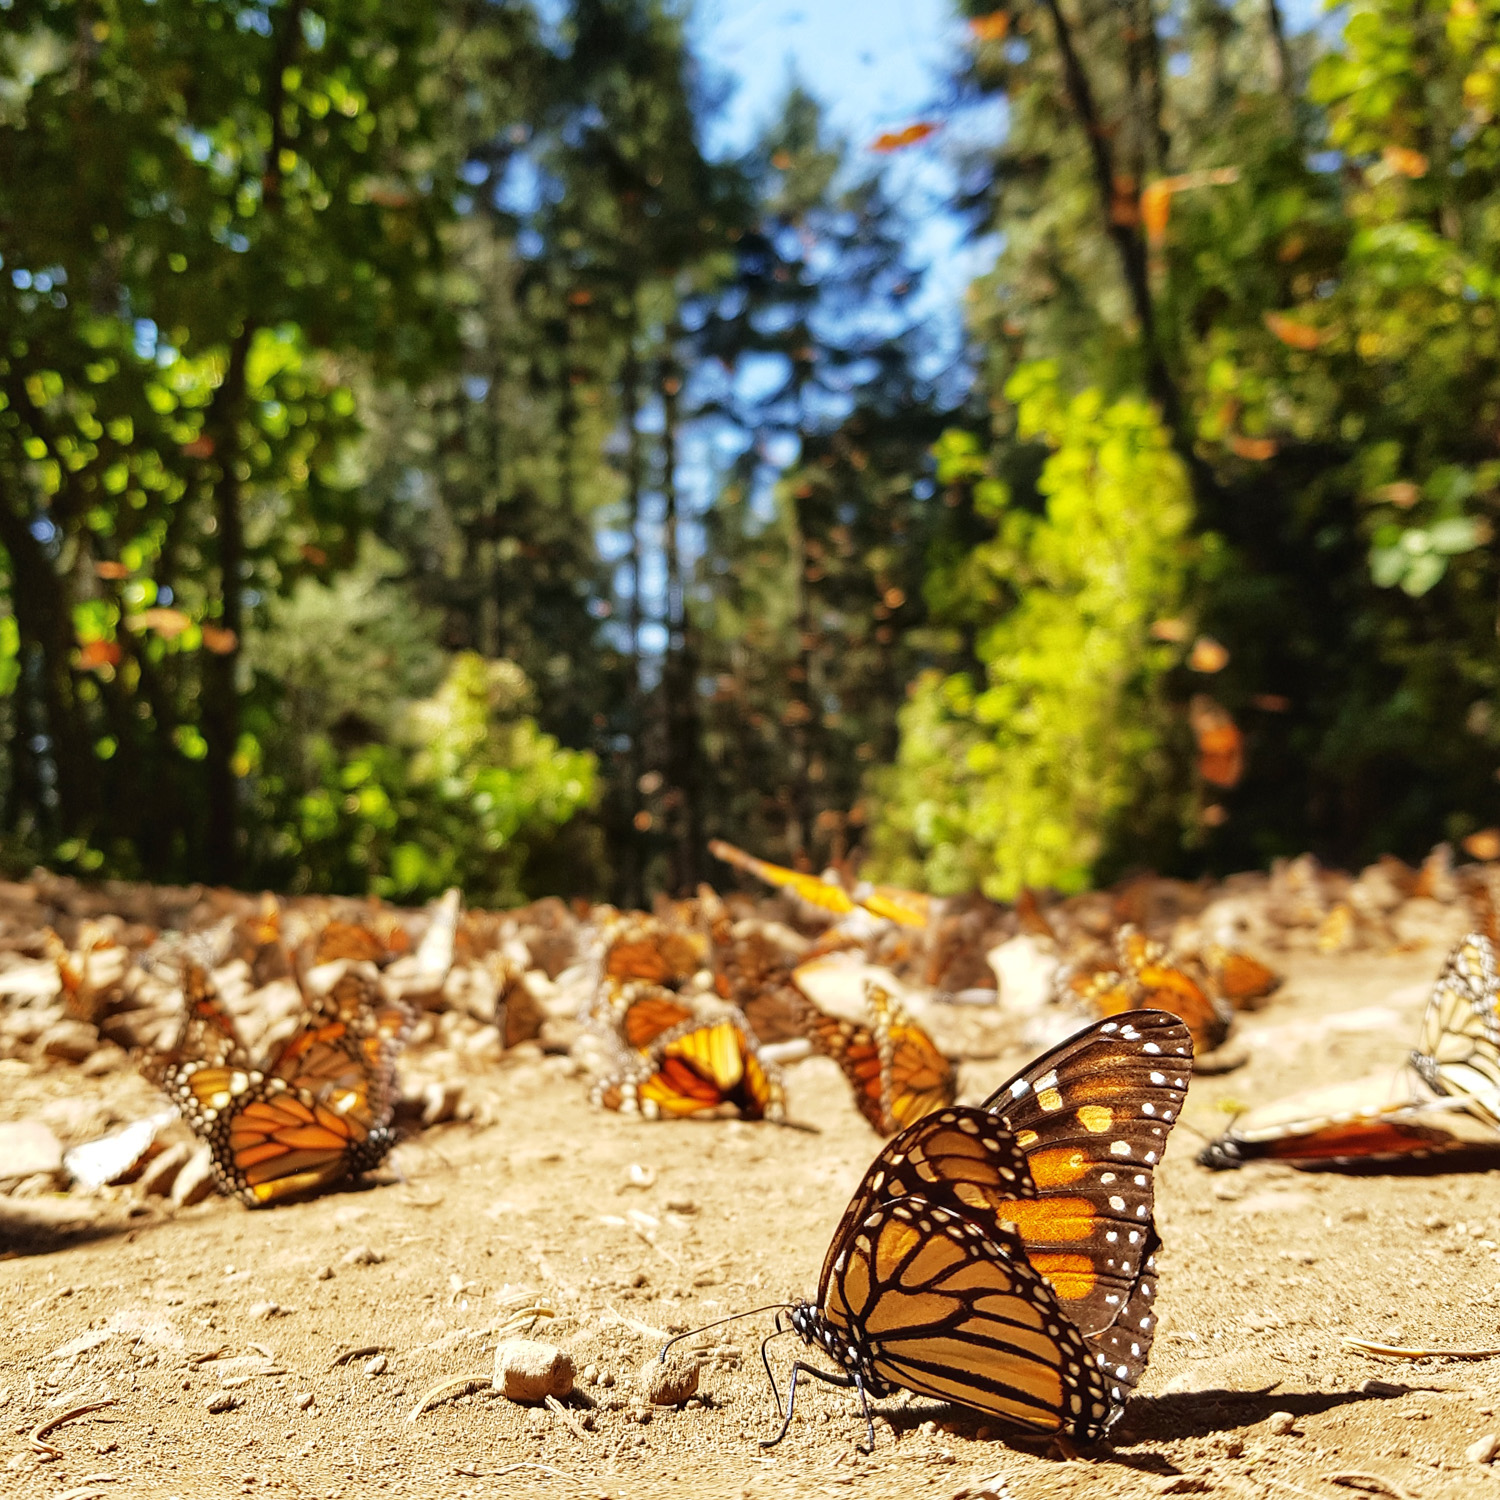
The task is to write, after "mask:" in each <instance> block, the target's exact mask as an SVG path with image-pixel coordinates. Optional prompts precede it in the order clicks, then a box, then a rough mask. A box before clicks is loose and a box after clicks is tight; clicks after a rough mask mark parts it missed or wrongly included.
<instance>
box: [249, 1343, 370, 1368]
mask: <svg viewBox="0 0 1500 1500" xmlns="http://www.w3.org/2000/svg"><path fill="white" fill-rule="evenodd" d="M252 1347H253V1346H252ZM389 1348H391V1345H390V1344H361V1345H360V1346H359V1348H358V1349H350V1350H349V1351H348V1352H347V1353H344V1354H341V1355H339V1357H338V1358H337V1359H335V1360H334V1362H333V1363H332V1364H331V1365H329V1367H328V1368H329V1369H330V1370H336V1369H338V1367H339V1366H340V1365H347V1364H348V1363H349V1361H350V1360H351V1359H363V1358H364V1357H365V1355H367V1354H379V1353H380V1351H381V1350H382V1349H389Z"/></svg>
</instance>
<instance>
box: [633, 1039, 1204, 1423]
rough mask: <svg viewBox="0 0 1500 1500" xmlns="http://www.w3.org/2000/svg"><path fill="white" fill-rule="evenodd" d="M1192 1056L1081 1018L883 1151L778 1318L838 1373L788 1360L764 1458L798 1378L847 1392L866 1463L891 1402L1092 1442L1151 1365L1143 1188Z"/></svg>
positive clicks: (1147, 1216) (1148, 1217)
mask: <svg viewBox="0 0 1500 1500" xmlns="http://www.w3.org/2000/svg"><path fill="white" fill-rule="evenodd" d="M1191 1060H1192V1037H1191V1035H1190V1033H1189V1032H1188V1030H1187V1028H1186V1027H1185V1026H1184V1025H1183V1024H1182V1023H1181V1022H1180V1021H1179V1020H1178V1019H1177V1018H1176V1017H1174V1016H1170V1015H1167V1014H1165V1013H1163V1012H1161V1011H1141V1012H1140V1013H1139V1014H1135V1015H1131V1016H1128V1017H1121V1018H1119V1019H1117V1020H1106V1021H1099V1022H1096V1023H1095V1024H1094V1025H1093V1026H1090V1027H1087V1028H1085V1029H1084V1030H1083V1031H1081V1032H1079V1033H1077V1034H1076V1035H1075V1036H1073V1037H1071V1038H1069V1039H1068V1040H1067V1041H1065V1042H1063V1043H1062V1044H1061V1045H1060V1046H1058V1047H1055V1048H1053V1049H1052V1051H1050V1052H1048V1053H1046V1054H1045V1055H1044V1056H1042V1057H1040V1058H1038V1059H1037V1060H1036V1061H1035V1062H1033V1063H1032V1064H1031V1065H1030V1066H1029V1067H1027V1068H1025V1069H1023V1070H1022V1072H1020V1073H1019V1074H1017V1075H1016V1077H1015V1078H1013V1079H1012V1080H1011V1081H1010V1082H1009V1083H1007V1084H1005V1085H1003V1086H1002V1087H1001V1088H1000V1089H998V1090H997V1091H996V1092H995V1093H994V1094H992V1095H991V1096H990V1098H989V1099H988V1100H986V1101H985V1103H984V1105H983V1106H981V1107H980V1108H978V1109H970V1108H964V1107H958V1106H950V1107H948V1108H945V1109H941V1110H939V1111H937V1112H936V1113H935V1114H932V1115H929V1116H927V1117H926V1118H925V1119H922V1120H919V1121H917V1123H916V1124H914V1125H910V1126H908V1127H907V1128H906V1129H905V1130H903V1131H902V1132H901V1133H900V1134H899V1135H897V1136H896V1137H895V1138H894V1139H892V1140H890V1141H888V1142H887V1143H886V1145H885V1146H884V1147H883V1149H882V1150H881V1152H880V1154H879V1155H878V1156H877V1157H876V1158H875V1160H874V1162H873V1163H872V1164H871V1166H870V1168H869V1170H868V1171H867V1172H866V1173H865V1176H864V1179H863V1181H862V1182H861V1183H860V1185H859V1188H858V1189H857V1190H856V1192H855V1194H854V1197H853V1198H852V1199H851V1200H850V1203H849V1206H848V1207H847V1208H846V1209H845V1210H844V1214H843V1216H842V1218H841V1219H840V1220H839V1224H838V1227H837V1229H836V1230H835V1231H834V1235H833V1240H832V1242H831V1244H830V1245H829V1247H828V1253H827V1255H826V1256H825V1257H824V1261H823V1270H822V1274H821V1276H820V1278H819V1283H818V1294H817V1299H816V1300H815V1301H813V1302H798V1303H795V1304H793V1305H791V1307H790V1320H789V1328H785V1329H784V1328H782V1327H781V1315H780V1313H779V1312H778V1316H777V1332H788V1331H790V1332H795V1333H797V1334H798V1335H799V1336H800V1337H801V1338H802V1340H803V1342H804V1343H806V1344H808V1345H809V1346H813V1347H818V1348H821V1349H822V1350H823V1351H824V1352H825V1353H826V1354H828V1355H829V1356H830V1357H831V1358H832V1359H833V1360H834V1362H835V1364H837V1365H838V1366H839V1373H837V1374H829V1373H828V1372H826V1371H824V1370H820V1369H818V1368H816V1367H815V1366H812V1365H807V1364H804V1363H802V1362H801V1361H800V1360H799V1361H797V1362H796V1363H795V1364H794V1365H793V1367H792V1382H791V1387H790V1389H789V1390H788V1393H787V1402H786V1407H785V1410H784V1412H783V1417H784V1420H783V1423H782V1426H781V1430H780V1431H779V1432H778V1433H777V1434H776V1436H775V1437H773V1438H771V1439H769V1440H768V1442H766V1443H765V1444H764V1446H767V1447H769V1446H772V1445H773V1444H775V1443H777V1442H779V1441H780V1440H781V1439H782V1437H784V1436H785V1435H786V1432H787V1429H788V1427H789V1426H790V1425H791V1420H792V1410H793V1404H794V1402H795V1399H796V1384H797V1377H798V1375H799V1374H804V1373H805V1374H808V1375H811V1376H814V1377H815V1378H817V1379H820V1380H823V1381H826V1382H827V1383H829V1384H831V1385H840V1386H845V1387H849V1388H852V1389H853V1390H854V1391H855V1392H856V1393H857V1394H858V1395H859V1398H860V1402H861V1405H862V1406H863V1407H864V1412H865V1419H866V1426H867V1429H868V1446H866V1447H865V1450H864V1451H866V1452H868V1451H870V1448H871V1447H873V1444H874V1427H873V1424H872V1423H871V1421H870V1413H869V1406H868V1400H867V1397H868V1396H871V1395H873V1396H877V1397H878V1396H883V1395H887V1394H889V1393H890V1392H891V1391H892V1390H894V1389H897V1388H901V1389H905V1390H909V1391H913V1392H915V1393H917V1394H918V1395H925V1396H934V1397H936V1398H938V1399H939V1400H944V1401H955V1402H958V1403H959V1404H961V1405H964V1406H969V1407H973V1408H975V1409H976V1410H979V1411H983V1412H988V1413H993V1414H994V1415H996V1416H999V1417H1002V1418H1005V1419H1007V1420H1008V1421H1010V1422H1012V1423H1013V1424H1015V1425H1017V1426H1019V1427H1022V1428H1026V1429H1028V1430H1031V1431H1034V1432H1045V1433H1068V1434H1072V1435H1074V1436H1077V1437H1080V1438H1085V1439H1087V1438H1093V1437H1097V1436H1099V1435H1100V1434H1102V1433H1103V1432H1105V1431H1106V1430H1107V1429H1108V1427H1109V1425H1110V1424H1111V1422H1113V1421H1114V1419H1115V1417H1116V1416H1117V1415H1118V1414H1119V1412H1120V1410H1121V1409H1122V1408H1123V1406H1124V1403H1125V1401H1126V1399H1127V1398H1128V1395H1129V1393H1130V1391H1131V1390H1132V1389H1133V1388H1134V1386H1135V1384H1136V1382H1137V1381H1138V1380H1139V1378H1140V1375H1141V1372H1142V1371H1143V1370H1144V1369H1145V1366H1146V1361H1147V1359H1148V1358H1149V1355H1150V1350H1151V1343H1152V1338H1153V1335H1154V1332H1155V1314H1154V1313H1153V1312H1152V1310H1151V1307H1152V1300H1153V1298H1154V1296H1155V1290H1156V1273H1155V1260H1154V1254H1155V1251H1156V1248H1157V1245H1158V1240H1157V1237H1156V1230H1155V1226H1154V1224H1153V1222H1152V1199H1153V1179H1154V1172H1155V1168H1156V1166H1157V1164H1158V1162H1159V1161H1160V1159H1161V1152H1162V1150H1163V1148H1164V1146H1165V1144H1166V1138H1167V1135H1168V1133H1169V1132H1170V1131H1171V1128H1172V1125H1173V1122H1174V1121H1175V1119H1176V1117H1177V1113H1178V1111H1179V1109H1180V1107H1181V1104H1182V1100H1183V1098H1184V1097H1185V1095H1186V1092H1187V1085H1188V1079H1189V1075H1190V1071H1191ZM765 1310H766V1309H757V1311H765ZM686 1336H687V1335H683V1337H686ZM772 1337H775V1335H774V1334H773V1335H772ZM767 1342H769V1339H768V1340H767ZM663 1353H665V1350H664V1351H663ZM762 1355H763V1356H764V1348H763V1349H762ZM769 1369H770V1366H769V1363H768V1364H767V1371H768V1373H769ZM772 1383H773V1386H774V1383H775V1382H774V1380H773V1382H772ZM777 1406H778V1409H779V1408H780V1406H781V1398H780V1392H779V1391H778V1392H777Z"/></svg>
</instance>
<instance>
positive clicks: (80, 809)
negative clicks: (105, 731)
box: [0, 501, 94, 838]
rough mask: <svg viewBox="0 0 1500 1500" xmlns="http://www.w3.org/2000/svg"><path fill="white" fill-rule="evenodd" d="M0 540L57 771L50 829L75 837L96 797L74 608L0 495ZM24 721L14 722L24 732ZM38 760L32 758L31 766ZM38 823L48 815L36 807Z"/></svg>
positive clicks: (83, 833)
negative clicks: (80, 696) (77, 672)
mask: <svg viewBox="0 0 1500 1500" xmlns="http://www.w3.org/2000/svg"><path fill="white" fill-rule="evenodd" d="M0 546H3V547H4V548H5V550H6V552H7V553H8V554H9V555H10V573H11V606H12V608H13V609H14V610H15V615H16V628H17V631H18V632H19V634H20V638H21V669H22V671H26V670H27V666H28V663H27V661H26V657H27V655H28V654H29V653H28V648H30V653H34V655H35V681H36V686H37V692H36V696H37V699H38V700H39V702H40V704H41V708H42V711H43V714H44V715H45V718H46V726H45V727H46V735H47V740H48V750H49V752H50V757H51V761H52V766H53V770H54V773H55V775H56V782H55V788H54V789H55V791H56V793H57V815H56V823H55V827H56V831H57V832H59V833H61V834H63V835H65V836H70V837H74V838H86V837H88V834H89V832H90V822H91V813H92V810H93V803H94V798H93V796H92V792H91V789H92V788H93V786H94V778H93V776H92V775H91V767H90V762H91V760H92V755H91V753H90V750H89V745H88V736H87V732H86V728H85V726H84V725H83V724H82V722H81V720H80V715H79V709H78V701H77V695H76V693H75V690H74V687H75V685H74V681H73V665H72V660H71V658H72V654H73V646H74V644H75V642H74V636H73V612H72V601H71V599H70V597H69V591H68V587H67V580H66V579H64V578H62V577H60V576H59V575H58V572H57V570H56V569H55V568H54V567H53V566H52V559H51V558H49V557H48V556H47V552H46V549H45V548H44V547H43V546H42V544H41V542H40V541H38V540H37V538H36V536H35V534H34V533H33V532H32V530H31V520H30V518H29V517H25V516H22V515H19V514H17V512H16V510H15V509H14V508H13V505H12V504H11V503H10V502H9V501H0ZM27 729H28V726H27V725H25V724H24V723H18V724H17V725H16V732H17V733H20V734H25V733H26V732H27ZM35 761H36V758H35V757H34V758H33V764H35ZM37 811H38V815H39V818H40V820H41V821H42V823H44V824H45V823H46V822H47V821H48V820H47V819H46V817H45V814H44V811H43V808H42V807H41V806H40V805H39V806H38V809H37Z"/></svg>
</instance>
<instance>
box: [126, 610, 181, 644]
mask: <svg viewBox="0 0 1500 1500" xmlns="http://www.w3.org/2000/svg"><path fill="white" fill-rule="evenodd" d="M192 623H193V622H192V621H191V620H190V619H189V618H188V617H187V616H186V615H185V614H183V612H182V611H181V610H180V609H163V608H161V607H160V606H158V607H157V608H155V609H143V610H142V611H141V612H140V614H138V615H131V617H130V620H129V625H130V628H131V629H132V630H154V631H155V632H156V633H157V634H158V635H159V636H162V637H163V638H164V639H166V640H169V641H171V640H175V639H176V638H177V637H178V636H179V635H181V634H182V632H183V631H184V630H186V629H187V628H188V626H189V625H191V624H192Z"/></svg>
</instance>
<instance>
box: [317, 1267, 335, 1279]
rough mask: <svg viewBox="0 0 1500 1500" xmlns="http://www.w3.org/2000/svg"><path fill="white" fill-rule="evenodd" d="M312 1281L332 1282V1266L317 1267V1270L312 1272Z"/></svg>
mask: <svg viewBox="0 0 1500 1500" xmlns="http://www.w3.org/2000/svg"><path fill="white" fill-rule="evenodd" d="M313 1280H314V1281H332V1280H333V1267H332V1266H319V1267H318V1269H317V1270H316V1271H314V1272H313Z"/></svg>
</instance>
